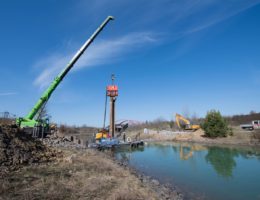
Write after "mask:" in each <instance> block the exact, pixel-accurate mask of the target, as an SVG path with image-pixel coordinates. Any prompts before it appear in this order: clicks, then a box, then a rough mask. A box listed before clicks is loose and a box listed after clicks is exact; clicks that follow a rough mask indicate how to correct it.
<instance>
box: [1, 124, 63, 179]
mask: <svg viewBox="0 0 260 200" xmlns="http://www.w3.org/2000/svg"><path fill="white" fill-rule="evenodd" d="M58 154H61V152H59V153H58V151H57V150H54V149H51V148H48V147H46V146H45V145H44V144H43V143H42V142H41V141H38V140H35V139H34V138H32V137H30V136H29V135H27V134H26V133H24V132H23V131H21V130H19V129H18V128H12V127H11V126H0V177H2V176H4V175H5V174H7V173H8V172H10V171H13V170H16V169H19V168H20V167H21V166H23V165H26V164H39V163H44V162H49V161H53V160H55V158H56V156H57V155H58ZM59 156H61V155H59Z"/></svg>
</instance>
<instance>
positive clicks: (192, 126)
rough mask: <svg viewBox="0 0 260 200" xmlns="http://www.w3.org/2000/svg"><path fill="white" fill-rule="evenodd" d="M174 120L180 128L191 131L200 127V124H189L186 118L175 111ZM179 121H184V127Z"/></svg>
mask: <svg viewBox="0 0 260 200" xmlns="http://www.w3.org/2000/svg"><path fill="white" fill-rule="evenodd" d="M175 121H176V124H177V126H178V127H179V128H180V129H184V130H192V131H196V130H198V129H200V125H197V124H191V123H190V121H189V120H188V119H186V118H184V117H183V116H181V115H180V114H177V113H176V115H175ZM180 121H182V122H184V127H182V126H181V123H180Z"/></svg>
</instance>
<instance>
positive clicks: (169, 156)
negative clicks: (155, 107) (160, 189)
mask: <svg viewBox="0 0 260 200" xmlns="http://www.w3.org/2000/svg"><path fill="white" fill-rule="evenodd" d="M116 158H117V159H120V160H123V161H125V162H128V163H129V165H130V166H133V167H134V168H136V169H137V170H138V171H140V172H142V173H144V174H145V175H148V176H152V177H154V178H156V179H158V180H160V181H161V182H163V183H170V184H172V185H176V186H178V187H179V188H180V189H181V191H182V192H183V193H184V194H185V197H186V199H228V200H232V199H238V200H239V199H245V200H253V199H260V148H253V147H233V146H226V147H218V146H206V145H200V144H192V143H153V144H148V145H146V146H145V147H144V148H142V149H139V150H134V151H129V150H128V151H126V150H125V151H117V152H116Z"/></svg>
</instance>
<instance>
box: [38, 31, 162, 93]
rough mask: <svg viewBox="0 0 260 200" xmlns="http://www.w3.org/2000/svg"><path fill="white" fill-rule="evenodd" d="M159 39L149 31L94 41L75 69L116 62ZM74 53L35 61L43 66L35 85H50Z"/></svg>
mask: <svg viewBox="0 0 260 200" xmlns="http://www.w3.org/2000/svg"><path fill="white" fill-rule="evenodd" d="M157 41H158V40H157V37H156V35H155V34H153V33H149V32H139V33H131V34H128V35H126V36H123V37H119V38H116V39H111V40H103V41H102V40H99V42H94V44H93V45H92V46H90V49H89V51H88V50H86V53H85V54H83V55H82V57H81V58H80V59H79V61H78V62H77V63H76V64H75V67H74V69H73V70H74V71H75V70H78V69H81V68H86V67H93V66H99V65H103V64H109V63H113V62H116V61H118V60H119V59H120V57H121V56H120V55H123V54H125V53H127V52H131V51H133V50H137V49H140V48H142V47H144V46H146V45H148V44H152V43H156V42H157ZM73 55H74V52H73V53H71V50H69V51H68V53H65V54H63V55H61V54H57V53H53V54H52V55H50V56H48V57H45V58H42V59H40V60H39V61H38V62H37V63H35V67H36V68H43V71H42V72H41V73H40V75H39V76H38V77H37V78H36V79H35V81H34V85H36V86H38V87H40V88H44V87H46V86H47V85H49V83H50V82H51V80H52V79H53V78H54V77H55V76H56V75H57V74H58V73H59V71H61V70H62V69H63V68H64V67H65V66H66V64H67V63H68V61H69V59H71V58H72V57H73ZM46 66H47V67H46Z"/></svg>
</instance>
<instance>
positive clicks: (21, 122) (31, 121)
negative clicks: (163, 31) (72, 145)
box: [16, 16, 114, 133]
mask: <svg viewBox="0 0 260 200" xmlns="http://www.w3.org/2000/svg"><path fill="white" fill-rule="evenodd" d="M113 19H114V18H113V17H112V16H108V17H107V18H106V19H105V20H104V22H103V23H102V24H101V25H100V26H99V27H98V28H97V30H96V31H95V32H94V33H93V34H92V35H91V37H90V38H89V39H88V40H87V41H86V42H85V43H84V44H83V46H82V47H81V48H80V49H79V50H78V52H77V53H76V54H75V55H74V57H73V58H72V59H71V60H70V62H69V63H68V64H67V66H66V67H65V69H64V70H63V71H61V73H60V74H59V75H58V76H57V77H56V78H55V79H54V80H53V82H52V83H51V85H50V86H49V87H48V88H47V89H46V90H45V92H44V93H43V95H42V96H41V97H40V99H39V100H38V101H37V103H36V104H35V105H34V107H33V108H32V109H31V111H30V112H29V113H28V114H27V115H26V116H25V117H20V118H17V119H16V124H17V125H18V126H19V127H21V128H25V129H30V130H33V128H35V127H38V126H41V127H43V128H44V129H45V128H48V120H47V119H46V120H45V121H44V122H43V121H42V120H40V119H35V117H36V115H37V113H39V112H40V111H41V110H42V109H43V108H44V106H45V105H46V103H47V101H48V100H49V99H50V97H51V95H52V93H53V91H54V90H55V89H56V88H57V86H58V85H59V84H60V83H61V81H62V80H63V78H64V77H65V76H66V75H67V74H68V72H69V71H70V70H71V68H72V67H73V66H74V64H75V63H76V62H77V61H78V59H79V58H80V56H81V55H82V54H83V53H84V51H85V50H86V49H87V48H88V47H89V45H90V44H91V43H92V42H93V41H94V39H95V38H96V37H97V35H98V34H99V33H100V32H101V31H102V30H103V28H104V27H105V26H106V24H107V23H108V22H109V21H110V20H113ZM31 133H32V132H31Z"/></svg>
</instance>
